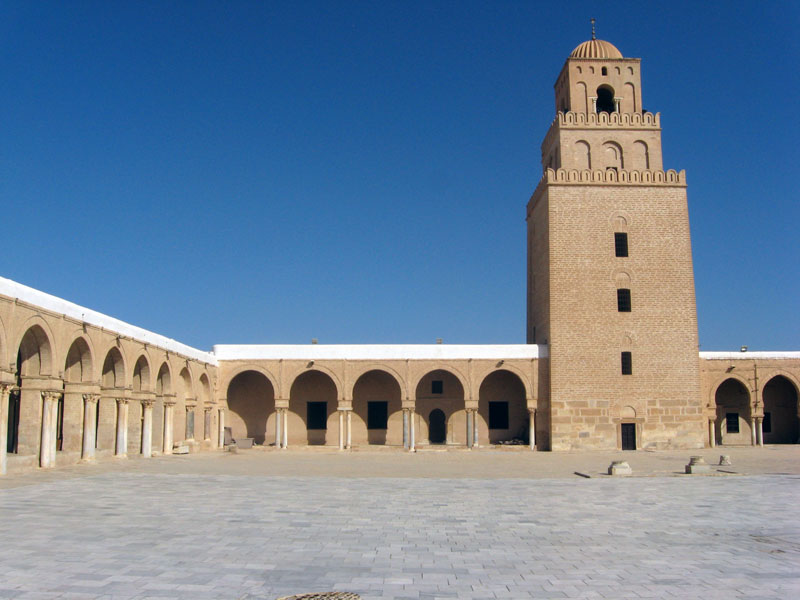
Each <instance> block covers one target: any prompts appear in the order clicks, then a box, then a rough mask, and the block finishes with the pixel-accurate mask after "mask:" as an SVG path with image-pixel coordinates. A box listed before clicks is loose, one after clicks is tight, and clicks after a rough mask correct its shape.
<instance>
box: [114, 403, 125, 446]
mask: <svg viewBox="0 0 800 600" xmlns="http://www.w3.org/2000/svg"><path fill="white" fill-rule="evenodd" d="M114 454H115V455H116V457H117V458H127V456H128V400H127V398H117V446H116V451H115V452H114Z"/></svg>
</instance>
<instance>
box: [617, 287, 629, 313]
mask: <svg viewBox="0 0 800 600" xmlns="http://www.w3.org/2000/svg"><path fill="white" fill-rule="evenodd" d="M617 310H618V311H619V312H631V291H630V290H629V289H627V288H620V289H618V290H617Z"/></svg>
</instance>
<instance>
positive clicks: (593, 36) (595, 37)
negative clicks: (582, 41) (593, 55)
mask: <svg viewBox="0 0 800 600" xmlns="http://www.w3.org/2000/svg"><path fill="white" fill-rule="evenodd" d="M592 39H593V40H596V39H597V36H596V35H595V33H594V17H592Z"/></svg>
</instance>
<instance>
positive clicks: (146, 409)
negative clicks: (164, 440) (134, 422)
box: [142, 400, 153, 458]
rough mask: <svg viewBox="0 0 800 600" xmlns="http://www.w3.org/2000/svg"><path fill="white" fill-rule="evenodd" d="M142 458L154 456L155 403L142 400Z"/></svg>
mask: <svg viewBox="0 0 800 600" xmlns="http://www.w3.org/2000/svg"><path fill="white" fill-rule="evenodd" d="M142 456H144V457H145V458H150V457H151V456H153V401H152V400H142Z"/></svg>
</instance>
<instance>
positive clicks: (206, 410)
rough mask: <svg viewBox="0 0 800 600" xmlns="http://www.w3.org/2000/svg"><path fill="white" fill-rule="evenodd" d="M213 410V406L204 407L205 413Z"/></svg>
mask: <svg viewBox="0 0 800 600" xmlns="http://www.w3.org/2000/svg"><path fill="white" fill-rule="evenodd" d="M212 410H214V407H213V406H204V407H203V412H204V413H210V412H211V411H212Z"/></svg>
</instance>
